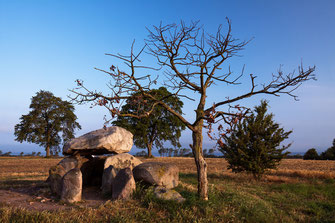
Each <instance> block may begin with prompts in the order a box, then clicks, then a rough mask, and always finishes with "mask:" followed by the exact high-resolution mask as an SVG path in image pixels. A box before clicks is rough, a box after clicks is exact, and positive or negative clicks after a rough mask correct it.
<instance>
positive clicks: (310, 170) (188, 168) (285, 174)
mask: <svg viewBox="0 0 335 223" xmlns="http://www.w3.org/2000/svg"><path fill="white" fill-rule="evenodd" d="M142 160H143V161H145V162H150V161H158V162H167V163H170V162H173V163H175V164H176V165H177V166H178V167H179V169H180V172H181V173H186V174H188V173H193V174H195V173H196V172H197V171H196V166H195V163H194V159H193V158H184V157H178V158H170V157H164V158H160V157H158V158H154V159H142ZM206 161H207V164H208V174H216V175H223V176H226V177H233V178H245V177H247V176H245V175H244V174H242V175H241V174H234V173H232V172H231V170H228V163H227V161H226V160H225V159H222V158H207V159H206ZM291 178H296V179H297V178H298V179H311V178H313V179H330V178H335V161H330V160H302V159H284V160H282V162H281V164H280V165H279V166H278V168H277V170H270V171H269V172H268V173H267V175H266V179H268V180H269V181H283V182H286V181H291V180H292V179H291Z"/></svg>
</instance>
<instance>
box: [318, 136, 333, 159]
mask: <svg viewBox="0 0 335 223" xmlns="http://www.w3.org/2000/svg"><path fill="white" fill-rule="evenodd" d="M320 157H321V159H323V160H335V139H334V140H333V146H332V147H330V148H328V149H327V150H326V151H324V152H322V153H321V155H320Z"/></svg>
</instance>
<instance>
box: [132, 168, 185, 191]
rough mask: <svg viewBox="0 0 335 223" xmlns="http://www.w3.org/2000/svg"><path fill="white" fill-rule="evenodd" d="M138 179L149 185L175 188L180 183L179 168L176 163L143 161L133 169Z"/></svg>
mask: <svg viewBox="0 0 335 223" xmlns="http://www.w3.org/2000/svg"><path fill="white" fill-rule="evenodd" d="M133 174H134V178H135V180H136V181H142V182H144V183H147V184H149V185H156V186H163V187H165V188H174V187H176V186H178V184H179V169H178V167H177V166H176V165H174V164H169V163H160V162H148V163H142V164H140V165H138V166H136V167H135V168H134V169H133Z"/></svg>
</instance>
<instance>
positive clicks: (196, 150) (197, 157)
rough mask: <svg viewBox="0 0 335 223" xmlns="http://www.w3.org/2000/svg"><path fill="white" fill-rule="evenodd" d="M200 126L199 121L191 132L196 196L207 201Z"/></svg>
mask: <svg viewBox="0 0 335 223" xmlns="http://www.w3.org/2000/svg"><path fill="white" fill-rule="evenodd" d="M202 126H203V121H202V120H201V121H200V122H199V124H198V125H197V127H196V128H195V131H193V132H192V138H193V146H192V147H193V148H192V151H193V155H194V161H195V165H196V166H197V173H198V195H199V197H200V198H201V199H203V200H208V180H207V163H206V161H205V159H204V157H203V154H202V140H203V139H202Z"/></svg>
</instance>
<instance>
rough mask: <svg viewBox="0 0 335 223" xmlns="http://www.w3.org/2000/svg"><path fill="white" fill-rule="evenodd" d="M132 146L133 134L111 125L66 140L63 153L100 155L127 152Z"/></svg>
mask: <svg viewBox="0 0 335 223" xmlns="http://www.w3.org/2000/svg"><path fill="white" fill-rule="evenodd" d="M132 146H133V134H132V133H131V132H129V131H127V130H126V129H124V128H121V127H118V126H112V127H108V128H105V129H98V130H95V131H92V132H89V133H86V134H85V135H82V136H80V137H78V138H74V139H72V140H70V141H69V142H67V143H66V144H65V145H64V147H63V154H64V155H71V154H74V153H79V154H81V155H87V154H90V155H101V154H108V153H127V152H129V151H130V150H131V147H132Z"/></svg>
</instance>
